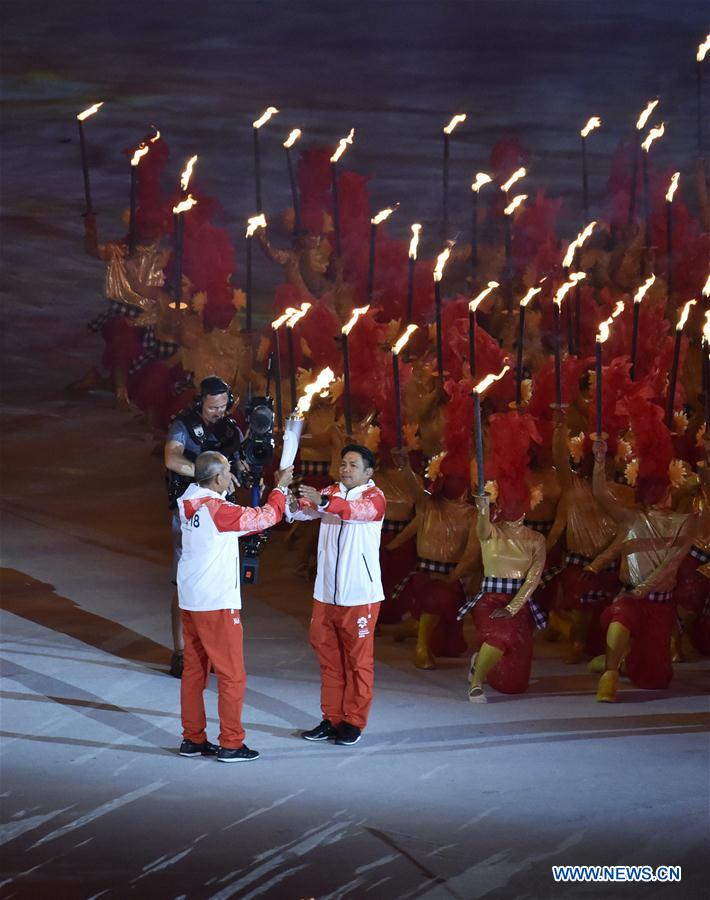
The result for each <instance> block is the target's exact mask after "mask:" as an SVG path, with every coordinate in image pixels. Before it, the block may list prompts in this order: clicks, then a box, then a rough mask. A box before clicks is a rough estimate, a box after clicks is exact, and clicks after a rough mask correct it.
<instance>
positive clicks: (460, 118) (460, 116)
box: [444, 113, 466, 134]
mask: <svg viewBox="0 0 710 900" xmlns="http://www.w3.org/2000/svg"><path fill="white" fill-rule="evenodd" d="M465 121H466V113H457V114H456V115H455V116H454V117H453V118H452V119H451V121H450V122H449V124H448V125H447V126H446V128H444V134H451V132H452V131H453V130H454V128H456V126H457V125H460V124H461V122H465Z"/></svg>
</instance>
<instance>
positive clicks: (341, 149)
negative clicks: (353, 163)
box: [330, 128, 355, 163]
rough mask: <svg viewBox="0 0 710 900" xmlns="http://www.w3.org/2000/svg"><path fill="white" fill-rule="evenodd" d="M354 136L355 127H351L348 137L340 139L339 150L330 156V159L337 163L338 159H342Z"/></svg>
mask: <svg viewBox="0 0 710 900" xmlns="http://www.w3.org/2000/svg"><path fill="white" fill-rule="evenodd" d="M354 137H355V129H354V128H351V129H350V134H349V135H348V136H347V137H344V138H340V140H339V141H338V148H337V150H336V151H335V153H334V154H333V155H332V156H331V157H330V161H331V162H332V163H337V161H338V160H339V159H340V157H341V156H342V155H343V153H345V151H346V150H347V149H348V144H352V142H353V138H354Z"/></svg>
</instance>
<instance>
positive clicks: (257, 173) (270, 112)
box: [251, 106, 278, 213]
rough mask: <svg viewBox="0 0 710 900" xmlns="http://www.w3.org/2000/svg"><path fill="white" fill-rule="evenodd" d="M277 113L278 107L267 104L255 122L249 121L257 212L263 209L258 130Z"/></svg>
mask: <svg viewBox="0 0 710 900" xmlns="http://www.w3.org/2000/svg"><path fill="white" fill-rule="evenodd" d="M277 113H278V109H276V107H275V106H269V107H268V109H265V110H264V112H263V113H262V114H261V116H260V117H259V118H258V119H257V120H256V121H255V122H252V123H251V124H252V129H253V133H254V181H255V184H256V211H257V212H258V213H260V212H262V211H263V207H262V205H261V150H260V149H259V130H260V128H261V127H262V125H266V123H267V122H268V121H269V119H270V118H271V117H272V116H275V115H276V114H277Z"/></svg>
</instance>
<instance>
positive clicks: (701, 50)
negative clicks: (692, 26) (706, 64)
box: [695, 34, 710, 159]
mask: <svg viewBox="0 0 710 900" xmlns="http://www.w3.org/2000/svg"><path fill="white" fill-rule="evenodd" d="M708 50H710V34H708V36H707V37H706V38H705V40H704V41H703V42H702V44H700V46H699V47H698V52H697V53H696V54H695V60H696V62H697V64H698V65H697V76H698V77H697V85H698V92H697V93H698V157H699V158H700V159H702V158H703V65H702V63H703V60H704V59H705V56H706V55H707V52H708Z"/></svg>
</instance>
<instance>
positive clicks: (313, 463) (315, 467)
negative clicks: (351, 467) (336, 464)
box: [301, 459, 330, 476]
mask: <svg viewBox="0 0 710 900" xmlns="http://www.w3.org/2000/svg"><path fill="white" fill-rule="evenodd" d="M329 471H330V463H329V462H326V461H325V460H322V459H302V460H301V475H315V476H325V475H328V473H329Z"/></svg>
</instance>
